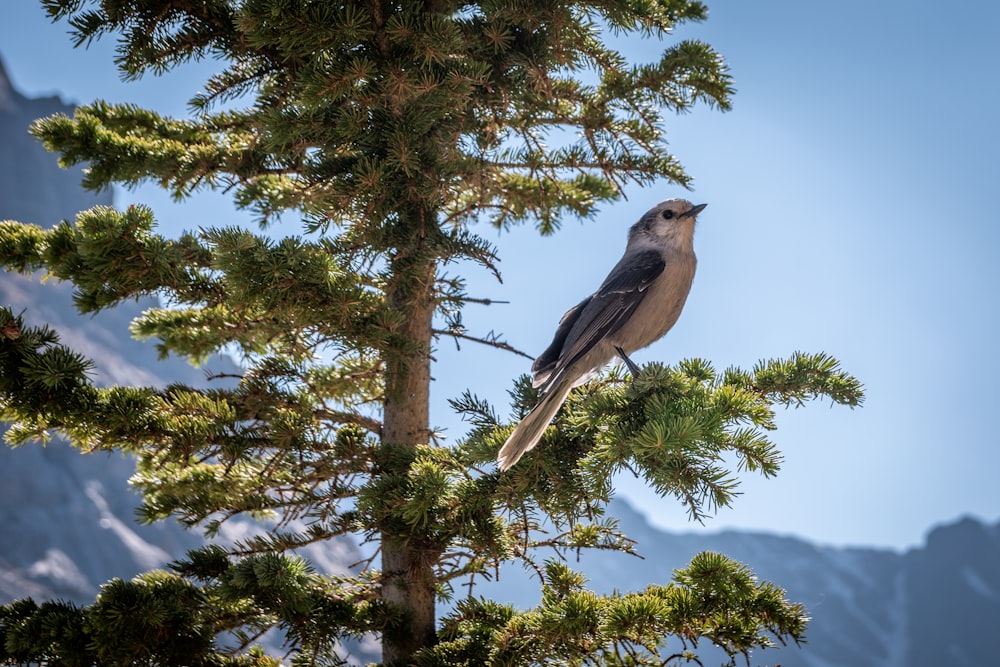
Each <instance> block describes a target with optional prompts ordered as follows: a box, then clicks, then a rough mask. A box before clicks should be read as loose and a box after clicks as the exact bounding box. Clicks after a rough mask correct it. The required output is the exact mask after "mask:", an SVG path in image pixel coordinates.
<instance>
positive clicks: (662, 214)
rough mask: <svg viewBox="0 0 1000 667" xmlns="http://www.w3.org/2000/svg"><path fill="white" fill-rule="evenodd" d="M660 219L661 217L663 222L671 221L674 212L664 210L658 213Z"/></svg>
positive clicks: (667, 209)
mask: <svg viewBox="0 0 1000 667" xmlns="http://www.w3.org/2000/svg"><path fill="white" fill-rule="evenodd" d="M660 217H662V218H663V219H664V220H671V219H673V217H674V212H673V211H671V210H670V209H669V208H665V209H663V210H662V211H660Z"/></svg>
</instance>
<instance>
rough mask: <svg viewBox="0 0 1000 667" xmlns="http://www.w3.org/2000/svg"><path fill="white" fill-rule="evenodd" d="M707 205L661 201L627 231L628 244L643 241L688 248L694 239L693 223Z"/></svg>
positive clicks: (668, 200)
mask: <svg viewBox="0 0 1000 667" xmlns="http://www.w3.org/2000/svg"><path fill="white" fill-rule="evenodd" d="M706 206H708V204H697V205H695V204H692V203H691V202H689V201H688V200H687V199H667V200H666V201H661V202H660V203H659V204H657V205H656V206H654V207H653V208H651V209H649V210H648V211H646V213H645V214H644V215H643V216H642V217H641V218H639V222H637V223H635V224H634V225H632V228H631V229H630V230H629V236H628V238H629V242H632V241H640V240H641V241H644V242H653V243H656V244H657V245H663V244H664V243H667V244H670V245H676V246H690V245H691V241H692V239H693V238H694V223H695V219H696V218H697V217H698V214H699V213H701V211H702V210H703V209H704V208H705V207H706Z"/></svg>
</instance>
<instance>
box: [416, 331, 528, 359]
mask: <svg viewBox="0 0 1000 667" xmlns="http://www.w3.org/2000/svg"><path fill="white" fill-rule="evenodd" d="M434 335H435V336H451V337H452V338H455V339H462V340H469V341H472V342H473V343H481V344H483V345H489V346H490V347H495V348H497V349H500V350H506V351H507V352H513V353H514V354H517V355H519V356H522V357H524V358H525V359H532V360H534V357H533V356H531V355H530V354H528V353H527V352H522V351H521V350H519V349H517V348H516V347H513V346H512V345H510V344H509V343H505V342H503V341H500V340H496V339H495V338H494V339H490V338H477V337H475V336H470V335H468V334H464V333H459V332H457V331H444V330H442V329H434Z"/></svg>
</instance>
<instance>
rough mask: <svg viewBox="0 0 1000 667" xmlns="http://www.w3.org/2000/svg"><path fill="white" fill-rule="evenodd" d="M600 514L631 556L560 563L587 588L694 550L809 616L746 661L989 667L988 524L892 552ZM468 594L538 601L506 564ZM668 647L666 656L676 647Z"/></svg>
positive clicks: (940, 533)
mask: <svg viewBox="0 0 1000 667" xmlns="http://www.w3.org/2000/svg"><path fill="white" fill-rule="evenodd" d="M609 514H611V515H612V516H615V517H617V518H618V519H619V520H620V528H621V529H622V531H623V532H624V533H625V534H626V535H628V536H629V537H631V538H632V539H634V540H637V542H638V547H637V549H638V551H639V554H640V556H642V558H636V557H635V556H628V555H626V554H621V553H613V552H604V551H602V552H594V553H585V554H584V555H583V556H582V557H581V558H580V561H579V562H575V563H572V562H571V563H570V566H571V567H574V568H576V569H578V570H580V571H582V572H584V573H586V575H587V577H588V578H589V580H590V581H589V586H590V587H591V588H593V589H594V590H596V591H598V592H602V593H610V592H612V591H614V590H621V591H629V590H642V589H643V588H645V587H646V586H647V585H649V584H650V583H666V582H668V581H670V579H671V576H672V574H673V571H674V570H675V569H677V568H681V567H685V566H686V565H687V564H688V563H689V562H690V560H691V558H692V557H693V556H694V555H695V554H697V553H699V552H702V551H716V552H720V553H723V554H726V555H727V556H730V557H731V558H734V559H736V560H738V561H740V562H742V563H745V564H746V565H747V566H749V567H750V568H751V569H752V570H753V571H754V573H755V574H756V575H757V577H758V578H759V579H761V580H767V581H772V582H774V583H776V584H778V585H779V586H781V587H782V588H784V589H785V590H786V591H787V593H788V598H789V599H791V600H794V601H796V602H801V603H803V604H805V606H806V609H807V611H808V613H809V616H810V617H811V619H812V621H811V622H810V624H809V628H808V632H807V640H808V641H807V643H805V644H803V645H802V646H801V647H796V646H789V647H784V648H777V649H767V650H764V651H758V652H756V653H755V654H754V655H753V656H751V659H750V663H749V664H750V665H776V664H777V665H781V667H904V666H905V667H931V666H934V667H941V666H942V665H948V666H949V667H957V666H960V665H970V666H971V665H990V664H997V660H996V657H995V647H994V646H993V645H992V641H993V636H992V631H993V629H994V628H995V623H996V619H998V618H1000V523H997V524H992V525H988V524H985V523H983V522H981V521H978V520H975V519H972V518H963V519H960V520H959V521H957V522H955V523H952V524H948V525H943V526H939V527H936V528H934V529H933V530H932V531H931V532H930V533H929V535H928V537H927V541H926V543H925V544H924V545H922V546H920V547H917V548H914V549H910V550H908V551H905V552H900V551H895V550H890V549H877V548H864V547H852V548H844V547H830V546H820V545H816V544H813V543H810V542H808V541H806V540H802V539H799V538H795V537H781V536H777V535H773V534H767V533H754V532H747V531H735V530H728V531H722V532H719V533H715V534H704V533H698V534H693V533H688V534H685V533H674V532H665V531H661V530H659V529H657V528H655V527H653V526H652V525H650V523H649V522H648V521H647V519H646V518H645V517H644V516H643V515H642V514H641V513H639V512H638V511H636V510H635V509H633V508H632V507H631V506H630V505H628V504H627V503H625V502H621V501H615V502H613V503H612V505H611V507H610V509H609ZM474 592H475V594H476V595H483V596H485V597H488V598H493V599H497V600H498V601H502V602H508V603H513V604H515V605H517V606H519V607H526V606H531V605H534V604H537V602H538V597H539V594H538V581H537V579H535V578H534V577H533V576H532V575H531V574H530V573H528V572H526V571H524V570H522V569H520V568H516V567H507V568H505V569H503V570H501V573H500V577H499V580H498V581H496V582H493V583H490V584H486V585H477V587H476V589H475V591H474ZM668 648H669V649H670V652H671V653H672V652H673V651H674V650H676V649H677V645H676V644H675V645H673V646H670V645H668ZM698 653H699V655H701V656H702V657H703V659H704V664H706V665H713V664H720V662H722V654H721V652H718V651H713V650H708V649H706V647H705V646H701V647H699V650H698ZM709 656H712V657H711V658H709ZM713 660H714V662H713Z"/></svg>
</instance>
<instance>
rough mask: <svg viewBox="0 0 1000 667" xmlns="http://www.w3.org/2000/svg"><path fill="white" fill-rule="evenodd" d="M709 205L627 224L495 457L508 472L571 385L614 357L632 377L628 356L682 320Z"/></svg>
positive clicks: (562, 325)
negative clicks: (614, 254)
mask: <svg viewBox="0 0 1000 667" xmlns="http://www.w3.org/2000/svg"><path fill="white" fill-rule="evenodd" d="M706 206H707V204H697V205H695V204H692V203H691V202H689V201H687V200H686V199H667V200H666V201H662V202H660V203H659V204H657V205H656V206H654V207H653V208H651V209H649V210H648V211H647V212H646V213H645V214H643V216H642V217H641V218H639V221H638V222H636V223H635V224H634V225H632V226H631V228H629V232H628V241H627V243H626V244H625V254H624V255H622V258H621V259H620V260H618V263H617V264H616V265H615V266H614V268H612V269H611V272H610V273H609V274H608V277H607V278H605V279H604V282H603V283H601V286H600V287H598V288H597V291H596V292H594V293H593V294H591V295H590V296H588V297H586V298H585V299H584V300H583V301H581V302H580V303H578V304H576V305H575V306H573V307H572V308H570V309H569V310H568V311H566V314H565V315H563V316H562V319H560V320H559V325H558V327H557V328H556V332H555V336H553V338H552V343H551V344H550V345H549V346H548V347H547V348H546V349H545V351H544V352H542V353H541V354H540V355H539V356H538V358H537V359H535V362H534V364H532V366H531V372H532V373H533V374H534V377H533V380H532V386H534V387H538V388H540V389H539V399H538V402H537V403H536V404H535V406H534V407H533V408H532V409H531V411H530V412H528V414H527V415H525V416H524V418H522V419H521V421H520V423H518V425H517V426H516V427H515V428H514V430H513V432H511V434H510V436H509V437H508V438H507V441H506V442H504V444H503V447H501V448H500V451H499V453H498V454H497V464H498V467H499V470H500V472H503V471H506V470H508V469H510V467H511V466H513V465H514V464H515V463H517V462H518V460H519V459H520V458H521V457H522V456H523V455H524V454H525V452H528V451H530V450H531V449H532V448H534V447H535V445H537V444H538V441H539V440H540V439H541V437H542V433H544V432H545V429H546V428H547V427H548V425H549V422H550V421H552V418H553V417H554V416H555V414H556V412H558V411H559V408H560V407H561V406H562V404H563V403H564V402H565V401H566V398H567V397H568V396H569V392H570V390H572V389H573V388H574V387H578V386H580V385H582V384H584V383H585V382H587V381H589V380H591V379H592V378H593V377H595V376H596V375H597V374H598V373H599V372H600V370H601V369H602V368H603V367H604V366H605V365H606V364H607V363H608V362H610V361H611V360H612V359H614V358H615V356H616V355H617V356H618V357H620V358H621V359H622V361H624V362H625V364H626V366H627V367H628V369H629V371H630V372H631V374H632V377H633V378H634V377H635V376H636V375H637V374H638V373H639V367H638V366H636V365H635V363H634V362H633V361H632V360H631V359H630V358H629V356H628V355H629V354H630V353H632V352H635V351H636V350H640V349H642V348H644V347H646V346H647V345H650V344H651V343H653V342H655V341H657V340H659V339H660V338H662V337H663V336H664V335H665V334H666V333H667V332H668V331H670V329H671V327H673V326H674V324H675V323H676V322H677V318H678V317H679V316H680V314H681V310H682V309H683V308H684V303H685V301H687V296H688V292H690V290H691V283H692V281H693V280H694V273H695V267H696V266H697V261H698V260H697V258H696V257H695V253H694V226H695V221H696V219H697V217H698V214H699V213H701V212H702V211H703V210H704V209H705V207H706Z"/></svg>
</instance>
